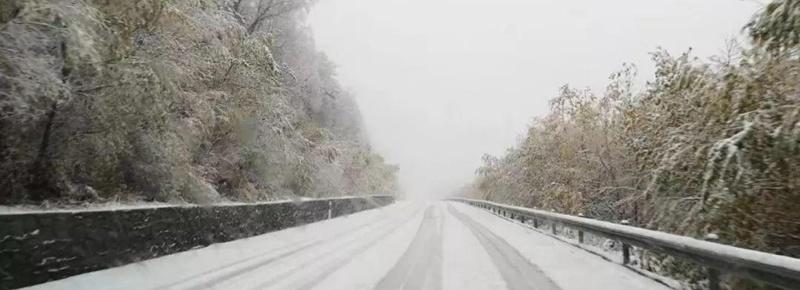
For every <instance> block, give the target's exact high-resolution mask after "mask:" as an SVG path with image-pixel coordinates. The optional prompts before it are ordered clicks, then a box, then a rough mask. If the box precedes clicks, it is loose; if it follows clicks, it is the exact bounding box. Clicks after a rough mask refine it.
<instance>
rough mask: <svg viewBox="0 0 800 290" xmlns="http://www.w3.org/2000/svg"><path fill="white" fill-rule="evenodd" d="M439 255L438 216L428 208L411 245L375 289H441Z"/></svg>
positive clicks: (440, 220)
mask: <svg viewBox="0 0 800 290" xmlns="http://www.w3.org/2000/svg"><path fill="white" fill-rule="evenodd" d="M442 252H443V251H442V213H441V211H440V210H438V208H437V207H435V206H428V207H427V208H426V210H425V217H424V218H423V220H422V223H421V224H420V227H419V230H417V234H416V236H415V237H414V240H413V241H412V242H411V245H409V246H408V249H407V250H406V252H405V253H404V254H403V256H402V258H400V261H398V262H397V264H395V266H394V267H393V268H392V269H391V270H390V271H389V273H387V274H386V276H384V277H383V279H381V281H380V282H378V285H376V286H375V289H381V290H382V289H387V290H394V289H441V288H442Z"/></svg>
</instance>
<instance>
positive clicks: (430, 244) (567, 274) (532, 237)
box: [31, 202, 668, 290]
mask: <svg viewBox="0 0 800 290" xmlns="http://www.w3.org/2000/svg"><path fill="white" fill-rule="evenodd" d="M31 289H537V290H572V289H614V290H617V289H620V290H624V289H668V288H667V287H666V286H664V285H662V284H660V283H658V282H656V281H654V280H651V279H649V278H646V277H644V276H641V275H639V274H637V273H635V272H633V271H631V270H628V269H626V268H625V267H623V266H620V265H618V264H615V263H611V262H608V261H606V260H604V259H602V258H600V257H599V256H597V255H594V254H590V253H588V252H586V251H584V250H582V249H579V248H577V247H574V246H572V245H569V244H566V243H563V242H561V241H558V240H556V239H554V238H552V237H549V236H547V235H544V234H542V233H540V232H538V231H536V230H533V229H530V228H528V227H525V226H523V225H520V224H518V223H515V222H512V221H509V220H506V219H503V218H500V217H497V216H495V215H493V214H491V213H489V212H486V211H484V210H481V209H478V208H474V207H471V206H469V205H465V204H461V203H456V202H432V203H412V202H398V203H395V204H393V205H390V206H387V207H384V208H380V209H374V210H368V211H364V212H360V213H356V214H352V215H349V216H345V217H340V218H335V219H331V220H327V221H323V222H319V223H314V224H309V225H305V226H301V227H296V228H291V229H286V230H282V231H278V232H273V233H268V234H264V235H260V236H256V237H252V238H248V239H242V240H237V241H232V242H228V243H221V244H216V245H211V246H209V247H205V248H200V249H195V250H191V251H187V252H182V253H178V254H174V255H169V256H164V257H160V258H156V259H152V260H147V261H143V262H139V263H134V264H129V265H126V266H122V267H118V268H112V269H107V270H103V271H97V272H92V273H87V274H83V275H78V276H74V277H70V278H67V279H63V280H59V281H53V282H50V283H46V284H42V285H37V286H34V287H31Z"/></svg>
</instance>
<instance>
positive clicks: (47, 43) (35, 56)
mask: <svg viewBox="0 0 800 290" xmlns="http://www.w3.org/2000/svg"><path fill="white" fill-rule="evenodd" d="M311 2H312V1H293V0H234V1H211V0H141V1H105V0H68V1H58V0H10V1H3V2H2V3H1V4H0V11H2V14H0V35H2V36H0V107H1V108H2V110H0V132H2V134H0V176H2V178H0V204H17V203H41V202H43V201H46V202H49V203H50V202H55V203H77V202H96V201H104V200H122V201H166V202H183V201H185V202H193V203H210V202H216V201H222V200H237V201H255V200H265V199H274V198H286V197H294V196H303V197H324V196H340V195H359V194H372V193H394V192H395V191H396V190H397V183H396V173H397V170H398V168H397V167H396V166H393V165H388V164H386V163H385V162H384V160H383V159H382V158H381V156H379V155H377V154H376V153H375V152H373V151H372V150H371V149H370V146H369V144H368V142H367V137H366V136H365V134H364V131H363V128H362V123H361V118H360V113H359V110H358V107H357V105H356V103H355V101H354V98H353V96H352V95H350V94H349V93H348V92H347V91H346V90H344V89H342V87H341V86H340V85H339V84H338V83H337V81H336V79H335V67H334V65H333V64H332V63H331V62H330V61H329V60H327V59H326V57H325V55H324V54H322V53H321V52H319V51H318V50H317V49H316V48H315V46H314V42H313V39H312V38H311V36H310V33H309V31H308V28H307V27H306V26H305V25H304V17H305V14H306V10H307V9H308V7H309V6H310V5H312V4H313V3H311Z"/></svg>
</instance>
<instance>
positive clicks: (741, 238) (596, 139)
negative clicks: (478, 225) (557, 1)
mask: <svg viewBox="0 0 800 290" xmlns="http://www.w3.org/2000/svg"><path fill="white" fill-rule="evenodd" d="M797 23H800V1H796V0H779V1H774V2H772V3H770V4H768V5H767V6H765V7H764V9H763V10H762V11H760V12H759V13H758V14H757V15H755V16H754V17H753V18H752V21H751V22H750V23H747V24H746V26H745V27H744V32H745V33H746V34H747V35H748V41H747V43H737V42H733V41H732V42H730V43H728V44H727V50H726V53H724V54H722V55H718V56H716V57H714V58H712V59H710V60H700V59H697V58H695V57H693V56H692V54H691V51H688V52H684V53H680V54H677V55H675V54H671V53H669V52H667V51H663V50H659V51H656V52H654V53H652V59H653V61H654V63H655V66H656V68H657V69H656V72H655V75H654V76H652V77H651V78H650V79H649V81H648V82H647V84H646V85H645V86H644V87H643V88H640V89H637V86H636V81H635V79H636V68H635V67H633V66H630V65H625V66H624V67H623V68H622V70H621V71H619V72H616V73H613V74H612V75H611V77H610V80H609V84H608V86H607V89H606V91H605V92H602V93H597V92H592V91H590V90H587V89H580V88H576V87H573V86H570V85H565V86H563V87H562V88H561V89H560V92H559V94H558V95H557V96H556V97H555V98H553V99H552V100H551V102H550V111H549V113H548V114H547V115H546V116H544V117H542V118H539V119H537V120H535V121H534V122H533V123H532V125H531V126H530V128H529V129H528V132H527V135H526V136H524V137H523V139H522V141H521V142H520V143H519V144H517V145H516V146H515V147H513V148H511V149H509V150H508V151H507V152H506V153H505V155H503V156H500V157H495V156H489V155H486V156H484V158H483V161H484V162H483V166H482V167H480V168H479V169H478V170H477V173H478V175H479V177H478V179H477V180H476V182H475V183H474V184H473V185H472V186H471V187H470V188H469V189H467V190H466V192H468V193H467V194H468V195H471V196H472V197H477V198H483V199H488V200H492V201H499V202H504V203H511V204H516V205H522V206H527V207H536V208H542V209H547V210H555V211H557V212H562V213H569V214H584V215H587V216H590V217H592V218H597V219H603V220H610V221H620V220H623V219H627V220H630V221H631V222H632V224H635V225H637V226H640V227H646V228H650V229H655V230H660V231H667V232H671V233H677V234H681V235H688V236H694V237H703V236H704V235H706V234H710V233H713V234H717V235H718V236H719V238H720V240H721V242H723V243H726V244H731V245H735V246H740V247H745V248H752V249H757V250H761V251H767V252H772V253H777V254H781V255H788V256H793V257H800V247H798V245H800V171H799V170H798V166H800V26H797ZM650 258H651V259H648V258H647V257H645V259H643V263H644V264H645V265H644V266H645V268H648V267H649V268H652V269H659V270H661V271H663V272H671V273H672V274H675V273H676V272H677V273H679V274H680V272H689V273H683V274H682V275H685V276H687V277H688V278H690V279H692V278H698V279H699V277H702V275H699V274H698V273H697V272H696V271H687V270H685V269H687V268H686V267H684V265H682V264H681V263H680V262H678V261H672V260H670V259H662V258H661V257H650ZM731 283H732V284H731V285H732V287H734V288H736V289H754V288H753V287H755V286H753V285H748V284H744V283H745V282H735V283H734V282H731ZM736 283H740V284H736Z"/></svg>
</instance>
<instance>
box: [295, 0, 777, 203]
mask: <svg viewBox="0 0 800 290" xmlns="http://www.w3.org/2000/svg"><path fill="white" fill-rule="evenodd" d="M762 5H763V4H760V3H759V2H756V1H737V0H703V1H698V0H659V1H656V0H650V1H645V0H627V1H597V0H583V1H562V0H547V1H540V0H385V1H377V0H341V1H333V0H328V1H320V2H319V3H318V4H317V5H316V6H315V8H314V9H313V10H312V11H311V13H310V15H309V20H308V21H309V25H310V26H311V28H312V29H313V33H314V36H315V39H316V42H317V46H318V47H320V48H321V49H322V50H323V51H324V52H325V53H326V54H327V55H328V56H329V58H330V59H331V60H332V61H333V62H334V63H336V64H337V65H338V77H339V79H340V80H341V81H342V83H343V84H344V85H345V86H347V87H348V89H350V90H351V91H353V92H354V93H355V94H356V98H357V101H358V104H359V107H360V109H361V111H362V114H363V116H364V121H365V125H366V130H367V133H368V134H369V136H370V140H371V142H372V144H373V147H374V148H375V149H376V150H377V151H378V152H379V153H381V154H382V155H383V156H385V157H386V159H387V160H388V161H390V162H392V163H395V164H398V165H399V166H400V181H401V184H402V186H403V189H404V190H405V192H406V193H407V194H408V195H409V196H412V197H440V196H443V195H446V194H448V193H450V192H452V191H453V190H454V189H455V188H457V187H459V186H462V185H464V184H466V183H468V182H469V181H470V180H471V179H472V178H473V175H474V171H475V169H476V168H477V167H478V166H480V158H481V156H482V155H483V154H484V153H489V154H493V155H499V154H502V153H503V151H504V150H505V149H506V148H508V147H510V146H513V145H514V144H515V143H516V142H517V138H518V136H519V135H521V134H523V133H524V131H525V129H526V127H527V126H528V124H530V122H531V120H532V118H533V117H535V116H540V115H542V114H543V113H545V112H546V110H547V101H548V99H549V98H551V97H554V96H555V94H556V92H557V90H558V88H559V87H560V86H561V85H563V84H565V83H569V84H571V85H573V86H578V87H584V86H586V87H590V88H592V89H594V90H595V91H597V92H600V91H602V90H603V88H604V86H605V84H606V82H607V80H608V76H609V74H610V73H612V72H614V71H616V70H619V69H620V68H621V67H622V64H623V63H625V62H628V63H633V64H635V65H637V66H638V68H639V72H640V78H642V79H645V78H650V76H651V75H652V72H653V65H652V63H651V61H650V59H649V54H648V53H649V52H652V51H654V50H655V49H656V48H657V47H663V48H665V49H667V50H668V51H670V52H672V53H673V54H678V53H681V52H683V51H685V50H687V49H688V48H689V47H691V48H692V49H693V51H694V54H695V55H696V56H698V57H701V58H705V57H708V56H710V55H712V54H717V53H720V52H721V51H722V49H723V48H724V46H725V41H726V39H731V38H736V37H739V35H740V34H741V28H742V26H743V24H744V23H746V22H747V20H749V19H750V16H751V15H752V14H753V13H754V12H755V11H757V9H758V8H760V7H761V6H762Z"/></svg>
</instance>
